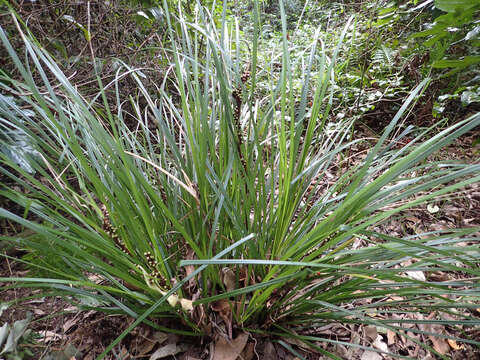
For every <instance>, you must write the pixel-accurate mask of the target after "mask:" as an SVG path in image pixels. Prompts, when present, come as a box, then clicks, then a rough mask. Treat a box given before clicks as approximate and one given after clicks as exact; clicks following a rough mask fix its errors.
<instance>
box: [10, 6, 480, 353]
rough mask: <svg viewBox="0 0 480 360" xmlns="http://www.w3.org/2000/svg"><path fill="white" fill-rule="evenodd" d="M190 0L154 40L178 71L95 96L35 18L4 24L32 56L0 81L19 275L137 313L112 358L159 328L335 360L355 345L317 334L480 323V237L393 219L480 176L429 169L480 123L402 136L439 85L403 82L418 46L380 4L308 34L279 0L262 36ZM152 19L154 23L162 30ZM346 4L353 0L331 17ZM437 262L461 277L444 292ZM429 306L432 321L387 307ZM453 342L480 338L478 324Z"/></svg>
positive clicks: (466, 168)
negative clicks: (400, 231)
mask: <svg viewBox="0 0 480 360" xmlns="http://www.w3.org/2000/svg"><path fill="white" fill-rule="evenodd" d="M293 3H295V4H300V2H290V3H289V4H290V5H291V4H293ZM379 3H380V2H379ZM172 4H173V3H170V4H167V2H166V1H164V2H163V3H162V4H159V3H155V4H154V5H155V9H158V12H155V14H160V15H159V18H161V19H162V21H163V26H164V27H163V28H162V29H163V31H164V32H163V33H162V36H161V42H160V44H159V47H158V48H157V49H155V50H153V49H154V48H153V47H152V48H151V49H152V51H154V52H155V54H161V56H160V55H158V56H159V60H158V61H159V63H161V64H162V68H163V71H162V73H159V74H156V77H155V82H154V85H153V87H152V84H151V79H149V76H148V75H147V72H145V71H144V69H141V68H138V67H135V66H131V64H129V62H128V61H126V59H123V60H115V61H114V63H115V64H116V65H115V66H116V68H115V72H114V76H113V78H111V79H108V81H106V80H107V79H104V78H102V77H101V76H100V72H97V75H99V76H97V78H96V81H97V82H98V92H93V93H92V92H90V91H89V92H88V94H84V93H83V92H82V88H81V87H77V86H76V83H75V82H74V81H72V79H71V78H70V77H68V76H67V75H66V73H65V71H64V70H63V69H62V67H64V66H62V67H61V66H59V63H61V62H62V61H61V60H59V59H56V58H55V57H53V56H52V55H51V51H50V52H49V51H48V50H51V49H49V48H45V47H42V46H41V45H40V43H39V41H37V40H36V39H35V38H34V37H33V36H32V35H31V34H30V33H29V30H28V28H27V27H25V26H23V25H22V24H21V23H19V22H18V20H17V19H16V18H15V17H12V19H13V22H12V24H15V25H14V27H11V28H10V29H9V30H8V31H9V33H8V34H7V32H6V31H5V30H0V39H1V41H2V44H3V47H4V49H5V51H6V52H7V53H8V59H9V61H10V64H11V65H12V70H9V71H2V76H1V82H0V88H1V93H0V139H1V143H0V145H1V148H0V150H1V152H0V161H1V163H2V167H1V168H0V172H1V173H2V175H3V176H4V177H5V178H8V179H9V181H8V182H7V183H6V186H5V187H4V188H3V189H2V190H0V195H1V196H2V197H4V198H5V199H8V200H9V201H10V202H11V203H14V204H16V206H17V208H18V209H20V210H19V211H13V210H12V209H10V208H2V209H0V216H1V217H3V218H5V219H8V220H9V221H12V222H15V223H17V224H18V225H19V227H20V229H21V230H22V231H23V230H27V229H28V230H29V231H28V232H27V231H24V232H19V233H18V234H15V235H11V236H8V237H7V236H4V237H2V240H4V241H8V242H10V243H14V244H15V245H16V246H17V247H20V248H22V249H25V250H26V251H27V252H28V255H27V256H26V257H25V258H23V259H22V260H19V261H24V262H25V263H26V264H28V265H29V266H30V267H31V269H33V271H32V275H31V277H25V278H11V277H10V278H8V277H3V278H0V281H2V282H8V283H10V284H11V285H10V286H12V287H14V286H29V287H34V288H42V289H44V290H45V293H46V294H48V295H58V294H62V295H65V294H68V295H70V296H72V297H73V299H77V301H78V299H82V303H83V306H84V307H89V308H92V309H95V310H98V311H102V312H105V313H109V314H127V315H130V316H132V317H134V318H136V321H134V322H133V323H132V324H131V325H130V326H129V327H128V329H127V330H126V331H125V332H124V333H123V334H122V336H121V337H119V338H118V339H117V340H115V341H114V342H113V343H112V344H111V346H110V347H109V348H107V349H106V350H105V352H104V354H103V355H105V354H106V353H107V352H108V351H110V350H111V349H112V348H113V347H114V346H115V345H116V344H117V343H118V342H119V341H120V340H121V338H122V337H124V336H125V335H126V334H127V333H128V332H129V331H131V330H132V329H133V328H134V327H135V326H136V325H138V324H139V323H141V322H145V323H147V324H149V325H151V326H153V327H155V328H158V329H162V330H164V331H169V332H174V333H178V334H183V335H192V336H197V335H202V336H211V337H212V338H214V337H215V336H224V337H227V338H229V339H233V338H237V337H238V336H240V334H241V333H242V332H248V333H251V334H254V333H260V334H270V335H274V336H287V337H291V338H295V339H297V340H301V341H302V342H303V343H304V344H306V345H308V346H310V347H311V348H312V349H315V350H316V351H318V352H320V353H322V354H324V355H326V356H329V357H332V358H336V355H335V354H333V353H330V352H328V351H326V350H325V349H323V348H322V347H320V346H318V342H329V343H334V344H340V343H341V342H340V341H338V340H335V339H333V338H325V337H320V336H318V335H316V334H315V333H313V334H312V333H311V330H312V329H315V328H319V327H322V326H325V325H328V324H331V323H349V324H352V323H353V324H363V325H373V326H377V327H381V328H384V329H387V330H389V331H391V332H392V333H394V334H397V335H398V336H400V335H401V336H404V337H407V338H409V339H410V340H411V341H413V342H415V343H419V341H418V340H417V339H416V338H415V337H414V336H410V335H408V334H406V333H405V331H406V330H407V329H408V330H409V331H410V332H412V333H415V332H418V333H420V334H423V335H431V332H430V331H429V330H415V329H411V327H410V325H411V324H415V323H421V324H426V325H428V324H431V323H435V324H448V325H449V326H451V327H453V328H455V327H458V328H460V326H478V325H479V322H480V321H479V320H478V317H475V315H474V311H475V309H476V308H478V301H479V293H478V289H477V287H476V282H477V281H478V276H479V275H480V272H479V270H478V265H479V261H480V257H479V255H480V254H479V248H478V238H477V237H475V233H476V232H478V229H476V228H457V229H448V230H439V231H434V232H428V233H419V234H413V235H410V236H403V237H400V236H396V235H392V234H389V233H385V232H381V231H379V230H378V225H381V224H383V223H385V222H386V221H388V220H389V219H391V218H392V217H394V216H400V215H403V214H404V213H405V211H407V210H408V209H411V208H413V207H416V206H420V205H421V206H424V207H425V206H427V204H429V203H430V202H432V201H433V200H434V199H436V198H437V197H438V196H443V195H446V194H451V193H454V192H456V191H458V190H459V189H462V188H464V187H465V186H468V185H470V184H474V183H477V182H478V181H479V180H480V165H478V164H464V163H459V162H449V161H432V159H431V156H432V154H434V153H435V152H436V151H438V150H440V149H442V148H443V147H445V146H446V145H448V144H451V143H452V142H453V141H455V140H456V139H458V138H459V137H460V136H462V135H464V134H466V133H468V132H469V131H471V130H472V129H475V128H476V127H478V125H480V113H474V114H472V115H471V116H468V117H466V118H465V119H462V120H460V121H457V122H455V123H453V124H449V126H445V125H444V124H443V127H442V128H441V129H440V130H439V129H438V128H439V126H438V124H437V123H434V124H430V125H429V126H423V127H418V129H417V131H416V132H411V131H410V130H411V129H410V128H408V127H405V126H403V125H402V122H403V119H404V118H405V117H406V116H407V115H408V113H409V111H410V110H411V109H412V108H413V107H414V106H416V102H417V101H418V100H419V99H420V98H421V96H422V94H424V93H425V92H427V91H428V90H426V89H427V87H428V85H429V83H430V81H431V78H428V77H426V78H424V76H423V75H424V74H423V73H422V72H415V76H412V77H411V78H410V80H411V81H406V80H405V79H403V78H402V76H401V75H400V74H399V73H395V72H393V71H392V70H391V69H392V67H395V64H396V61H397V60H396V58H397V57H398V56H400V55H401V52H397V50H395V49H393V47H390V45H392V46H393V45H394V44H393V42H392V44H380V43H379V42H378V40H376V39H377V36H378V34H379V33H376V32H377V31H378V32H383V31H384V30H382V29H383V27H382V26H384V25H383V24H380V23H379V22H378V21H379V18H378V15H379V12H378V11H379V7H377V6H376V7H371V8H370V9H367V10H368V12H367V18H369V19H370V22H367V23H363V22H361V21H360V20H359V19H360V16H362V15H359V17H357V18H354V17H350V18H349V19H348V21H347V22H346V24H344V26H342V28H341V30H340V31H337V32H330V33H328V32H326V31H325V30H326V29H327V27H326V28H325V29H324V28H322V27H317V28H315V29H314V28H313V27H308V26H304V25H303V22H302V19H303V18H304V17H307V16H308V11H307V10H308V9H309V7H308V6H310V5H309V4H308V1H307V2H304V3H303V10H302V12H301V13H300V16H293V15H292V17H289V13H291V14H297V15H298V10H299V9H300V8H299V7H289V6H290V5H288V6H284V4H283V3H282V2H281V1H280V2H279V6H278V10H269V11H278V12H279V14H280V20H279V21H278V23H275V22H274V21H273V18H272V19H270V20H271V21H270V24H268V21H265V22H263V21H261V19H262V16H261V14H260V7H261V6H262V4H261V3H259V2H257V1H256V2H254V4H253V6H252V9H250V10H251V11H250V16H251V19H250V21H251V24H250V25H251V28H250V30H249V31H248V32H246V31H245V28H244V31H243V32H242V31H241V29H240V27H241V24H242V23H241V22H240V21H239V20H237V18H234V17H233V16H232V15H231V13H229V12H227V7H226V5H227V4H226V2H225V3H224V4H223V7H220V6H219V4H212V6H214V8H213V9H212V10H211V11H210V10H209V8H208V7H206V8H205V7H202V6H200V5H199V4H197V5H196V6H195V7H193V6H191V5H186V3H183V2H180V3H179V5H180V6H178V7H174V6H172ZM263 6H265V7H266V9H272V8H270V7H269V6H272V7H273V3H272V2H270V3H268V2H267V3H265V4H263ZM292 6H293V5H292ZM149 9H150V10H149V12H147V11H143V10H142V11H143V13H142V12H140V10H139V12H137V15H139V16H140V17H143V18H144V19H145V20H146V21H147V22H148V21H152V23H147V24H146V25H145V24H143V25H145V26H146V27H147V28H149V26H151V27H152V28H150V30H147V33H148V31H151V34H157V33H156V32H155V31H153V24H154V23H156V22H155V21H156V20H153V19H154V18H155V15H154V13H153V12H152V11H153V10H151V9H153V8H149ZM172 9H175V11H174V12H170V11H171V10H172ZM472 9H476V8H473V7H472ZM217 10H218V11H217ZM219 10H221V12H220V11H219ZM445 10H446V11H450V10H449V9H445ZM344 11H347V7H346V5H345V4H340V3H336V4H334V5H332V7H331V8H325V10H324V13H323V16H326V17H331V18H332V21H334V20H333V19H334V18H335V16H336V15H335V14H336V12H344ZM472 11H473V10H472ZM475 11H476V10H475ZM453 13H454V14H457V13H456V12H453ZM302 14H303V15H302ZM448 14H451V13H448ZM448 14H447V15H448ZM334 15H335V16H334ZM380 15H382V14H381V13H380ZM151 16H153V17H151ZM267 19H268V18H267ZM462 19H464V20H465V19H467V20H468V19H470V18H468V17H466V16H464V17H462ZM157 20H158V19H157ZM142 21H144V20H142ZM242 21H247V20H246V17H244V18H242ZM335 21H337V20H335ZM375 21H376V24H374V22H375ZM461 21H463V20H461ZM465 23H466V24H467V25H466V26H470V25H471V24H470V22H469V21H466V22H465ZM143 25H142V26H143ZM82 26H83V25H82ZM245 26H247V25H245ZM385 26H386V25H385ZM392 26H395V25H392ZM76 27H77V30H78V28H79V25H78V24H77V25H76ZM433 28H435V26H434V27H433ZM82 29H86V31H87V33H85V32H84V31H83V30H82ZM280 29H281V30H280ZM80 30H81V32H80V33H79V34H83V35H82V36H85V41H86V43H85V44H86V45H88V46H90V47H91V48H94V46H93V45H92V44H93V38H94V37H92V36H90V35H89V34H90V33H89V30H88V27H87V28H85V27H83V28H80ZM13 31H15V34H16V36H18V39H21V41H22V47H21V49H22V50H20V51H19V50H18V49H20V47H17V46H15V47H14V46H12V41H15V40H11V39H9V38H12V33H13ZM436 31H438V34H441V32H442V31H443V32H445V31H446V30H445V29H440V30H438V29H437V30H436ZM469 33H470V32H469ZM85 34H87V35H85ZM372 34H373V35H372ZM438 34H437V35H435V34H425V33H423V34H421V35H432V36H439V35H438ZM415 36H417V35H414V37H415ZM152 38H153V36H152ZM156 38H157V39H158V37H156ZM439 41H440V40H439ZM448 41H450V42H451V41H453V40H452V38H448ZM362 44H367V45H363V46H364V49H363V50H365V53H362V56H363V57H362V56H360V57H358V56H357V54H358V49H359V48H361V47H362ZM397 46H400V44H397ZM432 46H433V44H432ZM405 51H409V50H408V49H405ZM147 57H148V56H147ZM86 59H88V60H86V61H87V62H89V64H90V66H91V67H94V66H96V65H95V64H98V62H97V59H98V58H97V57H96V56H95V54H93V56H91V57H90V55H87V56H86ZM464 60H465V59H464ZM436 61H441V60H436ZM465 61H467V60H465ZM425 62H426V60H425ZM437 64H438V62H437ZM63 65H65V64H63ZM397 66H400V65H397ZM433 66H434V67H435V63H433ZM437 67H438V66H437ZM459 70H462V71H463V70H467V67H466V66H465V67H463V68H462V69H459ZM428 72H430V71H428ZM460 73H461V71H460V72H459V73H457V75H458V74H460ZM378 75H381V77H379V78H377V76H378ZM458 76H460V75H458ZM394 79H395V80H396V82H395V83H393V80H394ZM110 80H111V81H110ZM124 82H128V83H129V84H130V85H129V86H130V87H131V89H133V92H131V93H129V95H128V96H125V94H123V93H122V84H123V83H124ZM392 84H393V87H392ZM346 85H347V86H346ZM348 85H349V86H348ZM372 87H376V91H378V92H380V95H377V93H376V92H375V93H373V92H372V91H371V88H372ZM92 89H95V87H92V88H91V89H90V90H92ZM392 89H393V90H392ZM389 91H390V92H389ZM372 93H373V94H374V95H373V98H371V97H370V96H372ZM399 93H400V94H401V101H399V102H398V103H399V105H398V108H396V109H395V113H394V114H392V117H391V118H390V119H389V121H388V124H386V126H385V128H384V129H382V131H381V133H380V134H379V138H378V140H377V141H376V142H375V143H374V144H373V145H372V146H371V148H370V149H369V151H368V153H367V155H366V156H365V157H364V158H363V159H359V160H358V161H356V162H354V163H351V162H350V161H349V154H350V151H351V149H352V148H353V147H354V146H356V145H358V144H359V143H360V142H362V139H355V138H353V137H352V136H351V135H352V131H353V129H354V127H355V126H356V124H355V122H354V120H355V119H356V118H358V116H359V114H367V113H368V112H369V111H372V110H375V109H372V107H371V105H369V102H375V101H376V100H378V98H379V97H382V98H383V97H386V98H388V97H390V96H392V97H397V96H399ZM332 108H333V109H335V110H336V111H335V112H334V113H333V114H332ZM407 134H408V135H409V136H410V137H411V138H410V139H409V141H408V143H406V144H405V145H404V146H400V147H399V146H397V145H398V144H399V143H401V142H402V139H403V140H404V138H405V136H406V135H407ZM332 174H333V175H332ZM332 176H333V177H334V178H335V181H334V182H333V183H332V182H330V181H329V177H332ZM5 256H6V257H7V258H8V257H9V255H5ZM438 272H457V273H461V274H462V277H461V278H458V279H455V280H444V281H439V280H438V279H437V278H436V277H434V276H433V274H434V273H438ZM85 304H87V305H85ZM432 311H433V312H434V313H435V314H434V318H428V315H429V314H431V313H432ZM411 313H419V314H421V315H422V318H421V319H420V320H419V319H410V318H408V317H406V318H404V319H402V320H398V319H396V320H393V319H391V318H388V316H386V317H384V316H379V315H380V314H387V315H392V314H411ZM216 318H220V319H222V320H223V322H222V323H221V325H220V326H216V327H213V326H212V323H218V320H217V321H215V320H214V319H216ZM452 318H453V319H454V320H452ZM172 319H174V320H172ZM179 324H180V325H179ZM458 333H459V334H460V333H461V331H458ZM435 335H438V336H440V337H443V338H448V339H450V340H457V341H463V342H465V343H470V344H476V345H479V343H478V341H477V340H476V339H475V338H473V337H471V336H469V335H468V334H464V335H463V336H462V337H461V338H460V337H459V336H457V335H445V334H435ZM346 345H348V346H351V347H356V348H364V347H363V346H362V345H358V344H355V343H350V344H346ZM419 345H421V346H424V347H425V348H427V349H428V350H430V351H432V352H433V353H437V354H438V351H437V349H435V348H432V347H431V346H430V345H429V344H427V343H420V344H419ZM368 350H371V351H375V352H379V353H388V351H387V350H385V349H383V350H382V349H379V348H378V347H374V348H373V347H372V348H370V347H369V348H368ZM391 355H392V354H391ZM393 355H399V354H393Z"/></svg>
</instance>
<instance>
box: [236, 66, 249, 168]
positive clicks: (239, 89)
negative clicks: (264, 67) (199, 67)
mask: <svg viewBox="0 0 480 360" xmlns="http://www.w3.org/2000/svg"><path fill="white" fill-rule="evenodd" d="M240 79H241V80H242V83H243V84H245V83H246V82H247V81H248V79H250V71H249V70H248V69H246V70H245V71H244V72H243V73H242V75H241V76H240ZM232 97H233V100H234V101H235V103H234V105H235V107H234V110H233V122H234V125H235V128H236V131H237V137H238V144H237V145H238V146H237V148H238V154H239V156H240V160H241V161H242V165H243V168H244V169H245V171H246V169H247V162H246V160H245V158H244V157H243V155H242V152H241V145H242V129H241V126H240V114H241V110H242V87H241V85H239V86H237V87H236V88H235V89H234V90H233V91H232Z"/></svg>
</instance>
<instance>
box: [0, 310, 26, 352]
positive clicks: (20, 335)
mask: <svg viewBox="0 0 480 360" xmlns="http://www.w3.org/2000/svg"><path fill="white" fill-rule="evenodd" d="M2 310H4V309H3V308H2ZM0 313H1V311H0ZM31 320H32V314H31V313H27V318H26V319H24V320H17V321H15V322H14V323H13V324H12V325H11V326H10V325H9V324H8V323H4V324H3V325H2V326H1V327H0V356H1V357H2V359H4V358H5V359H6V360H22V359H28V358H31V357H32V356H33V353H32V352H31V351H30V349H29V348H28V347H24V346H22V345H23V344H24V343H27V342H31V340H32V332H31V330H30V329H28V325H29V324H30V321H31Z"/></svg>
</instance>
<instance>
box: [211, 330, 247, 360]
mask: <svg viewBox="0 0 480 360" xmlns="http://www.w3.org/2000/svg"><path fill="white" fill-rule="evenodd" d="M247 340H248V334H245V333H243V334H240V335H238V336H237V337H236V338H235V339H233V340H227V339H225V338H224V337H220V338H219V339H218V340H217V341H216V342H215V350H214V353H213V360H236V359H237V358H238V356H239V355H240V353H241V352H242V351H243V349H244V348H245V345H246V344H247Z"/></svg>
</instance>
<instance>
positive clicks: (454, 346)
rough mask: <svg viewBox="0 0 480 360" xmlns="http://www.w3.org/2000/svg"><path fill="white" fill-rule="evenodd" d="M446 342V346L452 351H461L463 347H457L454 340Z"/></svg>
mask: <svg viewBox="0 0 480 360" xmlns="http://www.w3.org/2000/svg"><path fill="white" fill-rule="evenodd" d="M447 342H448V345H450V347H451V348H452V349H453V350H462V349H463V345H458V344H457V342H456V341H455V340H452V339H447Z"/></svg>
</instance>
